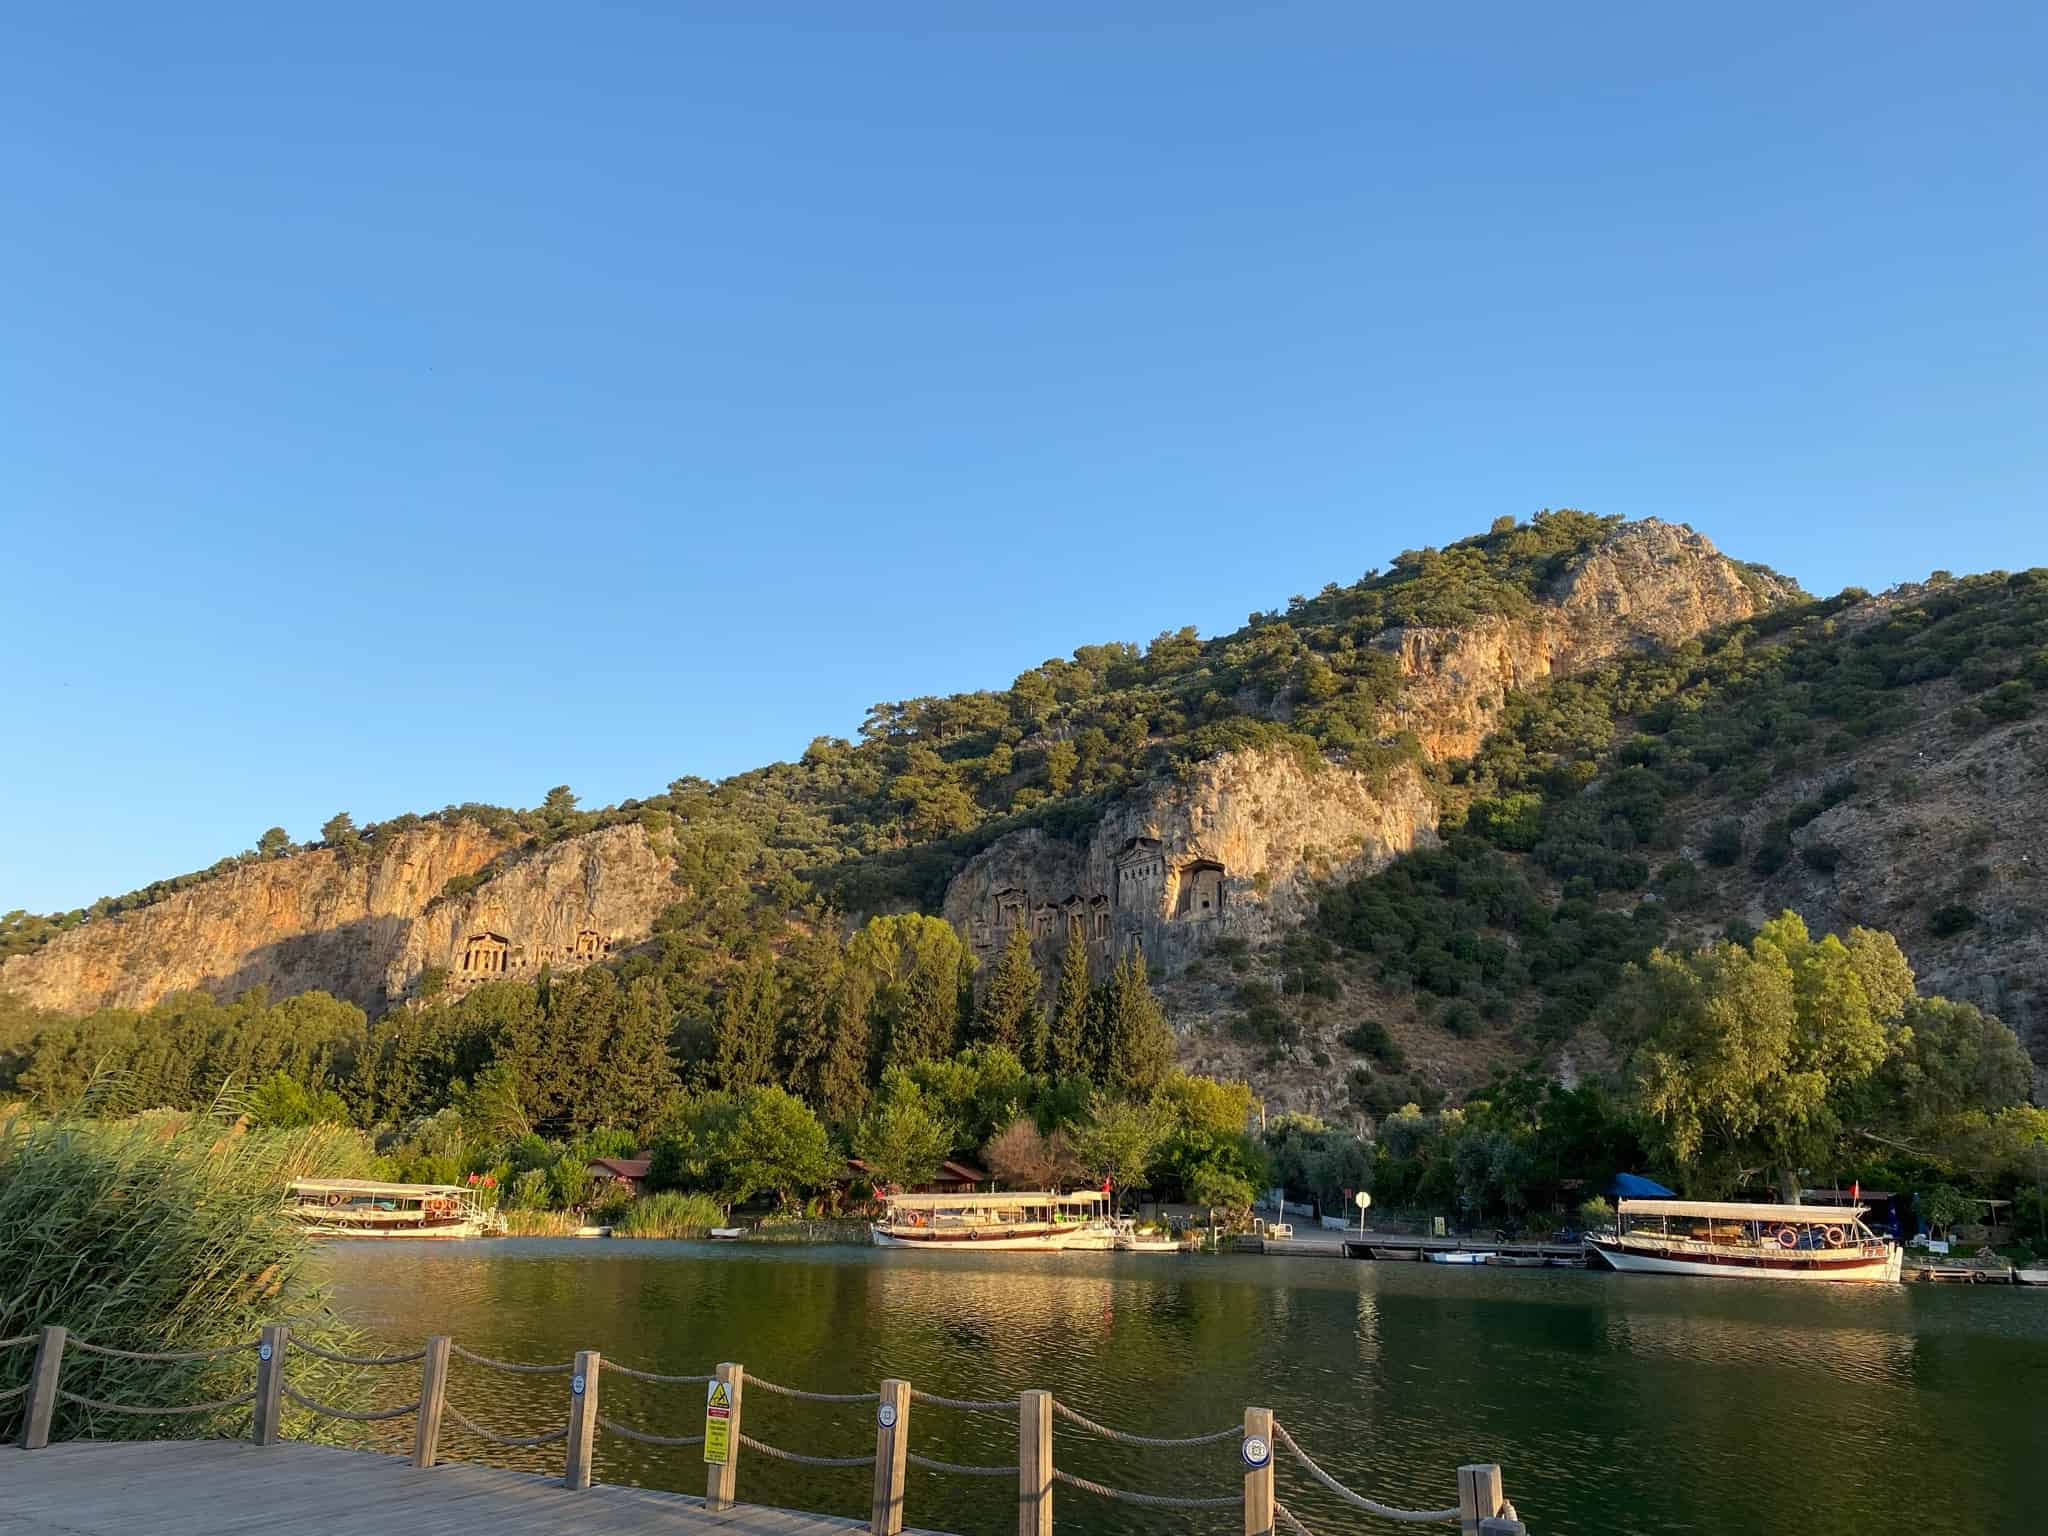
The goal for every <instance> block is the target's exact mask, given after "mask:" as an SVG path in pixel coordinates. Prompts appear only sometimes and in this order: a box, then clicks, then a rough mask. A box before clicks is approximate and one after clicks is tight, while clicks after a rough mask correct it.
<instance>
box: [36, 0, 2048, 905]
mask: <svg viewBox="0 0 2048 1536" xmlns="http://www.w3.org/2000/svg"><path fill="white" fill-rule="evenodd" d="M1405 9H1406V10H1407V11H1428V10H1430V9H1437V10H1442V11H1447V12H1451V13H1454V14H1447V15H1445V16H1444V17H1441V18H1432V17H1430V16H1428V15H1413V14H1404V13H1402V11H1400V10H1397V8H1394V7H1388V6H1364V5H1357V4H1348V3H1347V4H1329V5H1237V6H1214V5H1204V4H1199V3H1189V0H1178V3H1173V4H1159V5H1136V4H1130V5H1116V4H1108V5H1105V4H1101V3H1085V4H1055V3H1046V0H1037V3H1034V4H1032V5H1029V6H1024V5H1013V6H1007V7H1006V6H1001V5H993V4H992V5H968V6H962V5H957V4H929V5H922V4H915V5H914V4H887V3H885V4H880V5H865V6H847V5H842V4H831V5H816V6H802V5H795V4H779V5H758V4H749V5H736V6H731V7H719V6H711V5H684V6H672V5H648V6H641V7H621V6H611V5H585V6H578V7H571V8H563V7H559V6H549V7H541V6H531V7H528V6H518V5H508V4H504V3H497V4H492V5H488V6H483V5H478V6H463V5H457V4H439V5H434V6H412V7H399V6H376V5H372V6H352V7H318V8H316V7H278V6H275V5H266V6H249V7H246V8H240V9H237V8H232V7H224V6H214V5H208V4H204V3H197V4H193V5H188V6H177V7H165V6H139V5H138V6H132V7H125V8H124V7H119V6H107V7H68V8H65V7H44V8H41V11H40V13H39V14H30V13H28V12H24V11H21V10H17V11H15V12H14V13H13V14H11V15H10V17H9V18H8V19H7V20H6V21H5V22H4V23H0V29H4V30H0V210H4V211H0V229H4V235H0V549H4V551H5V554H6V558H5V560H4V562H0V620H4V626H5V627H4V630H0V634H4V635H5V637H6V639H7V641H8V649H9V651H10V653H11V660H12V664H11V665H10V666H9V667H8V669H7V671H8V684H7V688H6V693H7V695H8V697H7V700H6V703H5V705H4V707H0V909H4V908H6V907H11V906H25V907H28V908H30V909H32V910H50V909H55V908H61V907H66V906H70V905H75V904H80V903H84V902H87V901H90V900H91V899H92V898H93V897H95V896H97V895H100V894H102V893H111V892H118V891H122V890H126V889H129V888H131V887H133V886H135V885H138V884H142V883H144V882H146V881H148V880H150V879H152V878H155V877H158V876H161V875H167V874H172V873H176V872H179V871H183V870H187V869H193V868H198V867H201V866H203V865H205V864H208V863H210V862H212V860H214V859H215V858H217V857H219V856H220V855H221V854H223V853H227V852H232V851H234V850H236V849H240V848H244V847H247V846H249V845H250V844H251V843H253V841H254V840H255V838H256V836H257V834H258V833H259V832H260V831H261V830H262V829H263V828H264V827H266V826H269V825H271V824H273V823H281V824H283V825H284V826H285V827H286V828H287V829H289V830H290V831H291V832H292V833H293V834H294V835H295V836H302V837H303V836H309V835H311V834H313V833H314V832H315V830H316V829H317V827H318V825H319V823H320V822H321V821H322V820H324V819H325V818H326V817H327V816H328V815H329V814H330V813H332V812H333V811H335V810H337V809H342V808H346V809H348V810H350V811H351V812H353V813H354V814H355V815H356V817H357V818H358V820H368V819H373V818H376V817H379V816H385V815H390V814H392V813H395V812H397V811H401V810H406V809H431V808H434V807H437V806H440V805H443V804H446V803H449V802H451V801H459V800H465V799H479V800H490V801H497V802H503V803H511V804H521V805H525V804H532V803H534V802H536V801H537V800H538V799H539V797H540V795H541V794H542V792H543V791H544V790H545V789H546V788H547V787H548V786H549V785H551V784H556V783H561V782H565V781H566V782H567V783H569V784H571V785H573V786H574V787H575V788H576V789H577V790H578V791H579V792H580V793H581V794H582V795H583V797H584V799H585V802H586V803H588V804H599V803H603V802H607V801H612V800H617V799H621V798H624V797H626V796H629V795H634V794H645V793H650V792H653V791H655V790H657V789H659V787H660V786H662V785H663V784H665V783H666V782H667V781H668V780H669V779H671V778H673V777H675V776H676V775H677V774H680V773H685V772H694V773H701V774H706V775H712V776H716V775H720V774H725V773H729V772H733V771H736V770H739V769H743V768H746V767H750V766H753V765H755V764H758V763H761V762H764V761H769V760H772V759H774V758H778V757H786V756H791V755H794V754H795V753H797V752H800V751H801V750H802V748H803V746H804V744H805V742H806V741H808V740H809V739H810V738H811V737H812V736H813V735H816V734H819V733H825V732H830V733H835V734H850V733H852V731H853V730H854V729H855V728H856V727H857V726H858V724H859V722H860V719H861V716H862V714H863V712H864V710H865V708H866V706H867V705H869V704H870V703H872V702H874V701H876V700H879V699H886V698H898V697H903V696H907V695H912V694H920V693H937V692H945V691H950V690H954V689H960V688H968V687H976V686H984V685H998V686H1000V685H1003V684H1006V683H1007V682H1008V681H1009V679H1010V678H1011V677H1013V676H1014V675H1015V674H1016V673H1017V672H1019V671H1020V670H1022V669H1023V668H1025V667H1027V666H1030V665H1032V664H1034V663H1036V662H1037V661H1039V660H1042V659H1043V658H1045V657H1046V656H1049V655H1055V654H1063V653H1065V652H1067V651H1068V650H1070V649H1071V648H1072V647H1073V646H1075V645H1077V644H1081V643H1085V642H1093V641H1101V640H1110V639H1129V640H1139V641H1142V640H1146V639H1149V638H1150V637H1152V636H1153V635H1155V634H1157V633H1158V632H1160V631H1161V630H1163V629H1167V628H1172V627H1177V626H1179V625H1181V624H1186V623H1194V624H1197V625H1199V626H1201V628H1202V629H1203V631H1204V632H1205V633H1206V632H1214V631H1217V630H1221V629H1228V628H1232V627H1234V626H1235V625H1237V624H1239V623H1241V622H1242V621H1243V619H1244V616H1245V614H1246V613H1247V612H1249V611H1250V610H1252V609H1255V608H1264V607H1271V606H1277V605H1279V604H1282V603H1284V602H1285V601H1286V599H1287V597H1288V596H1289V595H1290V594H1292V593H1295V592H1302V591H1313V590H1315V589H1316V588H1318V587H1320V586H1321V585H1322V584H1323V583H1324V582H1326V581H1330V580H1351V579H1354V578H1355V577H1356V576H1358V575H1359V574H1360V573H1361V572H1362V571H1363V570H1365V569H1366V568H1367V567H1369V566H1374V565H1379V564H1383V563H1384V562H1385V560H1386V559H1387V557H1388V556H1390V555H1391V554H1393V553H1395V552H1396V551H1398V550H1400V549H1402V548H1404V547H1409V546H1419V545H1424V544H1430V543H1443V542H1448V541H1449V540H1451V539H1454V538H1457V537H1460V536H1462V535H1464V534H1466V533H1469V532H1473V531H1476V530H1479V529H1483V528H1484V527H1485V525H1486V524H1487V523H1488V522H1489V521H1491V520H1492V519H1493V518H1494V517H1496V516H1498V515H1500V514H1503V513H1511V514H1515V515H1517V516H1525V515H1527V514H1528V513H1530V512H1533V511H1535V510H1536V509H1538V508H1540V507H1544V506H1579V507H1584V508H1587V509H1590V510H1594V511H1599V512H1618V513H1625V514H1628V515H1631V516H1639V515H1655V516H1659V517H1664V518H1670V519H1677V520H1683V521H1687V522H1690V523H1692V524H1693V525H1694V526H1696V527H1698V528H1700V529H1702V530H1704V531H1705V532H1707V533H1708V534H1709V535H1710V536H1712V537H1713V538H1714V539H1715V540H1716V541H1717V542H1719V543H1720V544H1721V545H1722V546H1723V547H1724V548H1725V549H1727V550H1729V551H1730V552H1732V553H1735V554H1737V555H1740V556H1742V557H1744V558H1750V559H1760V560H1765V561H1768V562H1770V563H1771V564H1773V565H1776V566H1779V567H1781V568H1783V569H1785V570H1787V571H1789V572H1791V573H1793V574H1795V575H1797V576H1799V577H1800V578H1801V579H1802V580H1804V581H1805V582H1806V583H1807V584H1808V585H1809V586H1810V587H1813V588H1815V589H1817V590H1823V591H1833V590H1835V589H1837V588H1839V587H1840V586H1842V585H1844V584H1847V583H1851V582H1854V583H1860V584H1863V585H1867V586H1872V587H1880V586H1883V585H1885V584H1887V583H1889V582H1891V581H1893V580H1898V579H1905V578H1912V577H1918V576H1921V575H1924V574H1925V573H1926V572H1927V571H1928V570H1929V569H1931V568H1934V567H1937V566H1945V567H1949V568H1952V569H1955V570H1957V571H1964V570H1974V569H1984V568H1990V567H1999V566H2004V567H2022V566H2027V565H2032V564H2041V563H2048V517H2044V516H2043V506H2042V488H2043V484H2044V470H2048V431H2044V430H2043V428H2042V423H2043V421H2044V419H2048V410H2044V407H2048V398H2044V397H2048V388H2044V384H2043V361H2042V360H2043V358H2044V357H2048V308H2044V305H2043V301H2042V273H2043V272H2044V271H2048V238H2044V234H2048V110H2044V106H2043V102H2044V97H2043V93H2042V91H2041V88H2040V76H2039V68H2040V61H2041V59H2042V57H2043V56H2044V44H2048V26H2044V24H2043V22H2042V19H2041V17H2042V13H2041V12H2040V11H2039V10H2038V9H2036V8H2030V7H2020V6H2009V5H1999V6H1981V7H1980V6H1972V5H1958V6H1950V7H1943V8H1940V9H1939V10H1938V11H1930V10H1929V9H1928V8H1927V7H1925V6H1906V5H1857V6H1830V5H1816V6H1798V7H1788V6H1770V7H1761V6H1760V7H1753V8H1743V7H1726V6H1723V7H1710V8H1704V9H1703V8H1699V7H1693V8H1687V9H1683V10H1681V9H1680V8H1676V7H1663V6H1654V7H1644V6H1619V5H1617V6H1581V7H1562V8H1559V7H1551V8H1545V9H1547V11H1548V14H1540V15H1539V14H1537V10H1538V9H1539V8H1532V7H1528V6H1521V5H1517V6H1499V7H1483V6H1463V7H1454V8H1441V7H1440V8H1427V7H1421V8H1413V7H1411V8H1405ZM316 11H317V12H319V14H314V12H316Z"/></svg>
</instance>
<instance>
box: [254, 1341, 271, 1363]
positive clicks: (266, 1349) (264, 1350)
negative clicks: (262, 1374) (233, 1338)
mask: <svg viewBox="0 0 2048 1536" xmlns="http://www.w3.org/2000/svg"><path fill="white" fill-rule="evenodd" d="M256 1358H257V1359H258V1360H268V1359H269V1358H270V1346H269V1345H268V1344H258V1345H257V1346H256Z"/></svg>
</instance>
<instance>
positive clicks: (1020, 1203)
mask: <svg viewBox="0 0 2048 1536" xmlns="http://www.w3.org/2000/svg"><path fill="white" fill-rule="evenodd" d="M1108 1199H1109V1196H1107V1195H1105V1194H1104V1193H1103V1192H1102V1191H1101V1190H1099V1189H1077V1190H1073V1191H1071V1192H1070V1193H1067V1194H1064V1195H1056V1194H1054V1193H1053V1192H1052V1191H1051V1190H1047V1189H1040V1190H1029V1191H1026V1192H1024V1193H1022V1194H1018V1193H1014V1192H1013V1193H1008V1194H1000V1195H996V1194H987V1195H891V1196H889V1204H891V1205H910V1206H916V1207H917V1208H918V1209H919V1210H925V1211H1008V1210H1017V1209H1021V1208H1023V1207H1026V1206H1039V1205H1086V1204H1089V1203H1091V1202H1092V1203H1094V1204H1097V1205H1101V1204H1104V1203H1105V1202H1107V1201H1108Z"/></svg>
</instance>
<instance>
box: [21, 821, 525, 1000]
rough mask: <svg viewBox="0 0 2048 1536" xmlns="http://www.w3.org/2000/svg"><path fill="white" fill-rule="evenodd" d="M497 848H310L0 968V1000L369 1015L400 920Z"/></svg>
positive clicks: (484, 841) (471, 844)
mask: <svg viewBox="0 0 2048 1536" xmlns="http://www.w3.org/2000/svg"><path fill="white" fill-rule="evenodd" d="M506 846H507V845H506V843H505V842H504V841H503V840H502V839H500V838H497V837H494V836H493V835H492V834H491V833H490V832H488V831H486V830H485V829H484V828H483V827H481V826H479V825H478V824H477V823H475V822H471V821H458V822H455V823H453V824H447V823H430V824H428V825H425V826H421V827H417V828H414V829H413V830H411V831H408V832H402V833H400V834H399V835H398V836H396V837H394V838H392V839H391V840H390V842H389V843H388V844H386V845H385V846H384V847H382V848H381V849H380V850H379V851H378V852H377V853H375V854H367V853H365V854H358V855H355V856H353V857H351V856H349V855H346V854H343V853H341V852H339V851H338V850H333V849H315V850H313V851H311V852H308V853H300V854H295V855H293V856H292V857H290V858H284V859H271V860H266V861H264V862H262V863H258V864H250V865H247V866H245V867H243V868H241V869H237V870H233V871H231V872H230V873H228V874H225V875H223V876H221V877H220V878H219V879H217V880H209V881H207V882H205V883H204V884H200V885H195V886H193V887H192V888H190V889H189V890H185V891H180V892H178V893H177V894H175V895H173V896H170V897H167V898H165V899H164V900H163V901H160V902H157V903H156V904H155V905H153V906H148V907H144V908H142V909H141V910H139V911H136V912H130V913H126V914H124V915H122V916H120V917H109V918H102V919H100V920H99V921H97V922H93V923H89V924H87V925H86V926H85V927H83V928H78V929H74V930H73V931H71V932H70V933H66V934H62V935H60V936H59V937H57V938H55V939H53V940H51V941H50V942H49V943H48V944H45V945H44V946H43V947H42V948H41V949H38V950H36V951H34V952H33V953H30V954H26V955H17V956H15V957H14V958H13V959H10V960H9V961H7V962H6V964H5V965H4V966H0V991H5V992H13V993H17V994H19V995H20V996H21V997H22V998H23V999H24V1000H25V1001H27V1002H29V1003H33V1004H35V1005H36V1006H38V1007H42V1008H49V1009H54V1010H56V1011H58V1012H62V1013H82V1012H86V1011H89V1010H91V1009H94V1008H106V1007H126V1008H140V1007H147V1006H148V1005H149V1004H151V1003H153V1002H155V1001H156V1000H157V999H158V998H160V997H163V996H165V995H166V994H168V993H172V992H181V991H187V990H190V989H191V988H194V987H201V988H205V989H206V990H208V991H212V992H218V993H223V994H228V993H234V992H239V991H241V990H243V989H244V988H247V987H254V986H263V987H268V988H269V989H270V990H271V992H272V993H273V994H274V995H278V996H282V995H284V994H286V993H291V992H304V991H308V990H310V989H313V988H316V987H317V988H322V989H325V990H327V991H330V992H333V993H334V994H335V995H336V996H338V997H346V998H349V999H350V1000H352V1001H354V1002H356V1003H359V1004H361V1005H363V1006H364V1007H366V1008H367V1007H375V1006H377V1005H378V1004H379V1003H381V1002H382V1000H383V996H384V989H385V979H386V974H387V972H388V970H389V968H390V966H391V964H392V962H393V961H394V960H395V959H396V958H397V957H398V956H399V955H401V954H402V953H403V952H404V949H405V943H406V938H407V934H408V932H409V930H410V927H411V924H412V920H413V918H415V917H416V916H418V915H419V913H420V912H421V911H423V910H424V909H425V908H426V906H427V904H428V903H429V902H430V901H432V900H433V899H434V897H435V896H436V895H438V894H439V892H440V890H441V888H442V887H443V886H444V885H446V884H447V883H448V881H449V880H450V879H452V878H454V877H455V876H458V875H470V874H474V873H475V872H476V871H477V870H479V869H481V868H482V867H483V866H484V865H485V864H487V863H489V862H490V861H491V859H493V858H494V857H496V856H497V855H498V854H499V853H501V852H503V851H504V849H505V847H506Z"/></svg>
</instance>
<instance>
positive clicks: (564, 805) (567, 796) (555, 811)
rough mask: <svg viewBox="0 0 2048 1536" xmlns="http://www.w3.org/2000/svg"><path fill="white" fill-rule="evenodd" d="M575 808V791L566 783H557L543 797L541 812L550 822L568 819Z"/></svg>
mask: <svg viewBox="0 0 2048 1536" xmlns="http://www.w3.org/2000/svg"><path fill="white" fill-rule="evenodd" d="M575 810H576V794H575V791H573V790H571V789H570V788H569V786H568V785H566V784H557V785H556V786H555V787H554V788H553V789H551V790H549V791H548V792H547V794H546V795H544V796H543V797H542V798H541V802H540V813H541V815H542V816H544V817H546V818H547V820H549V821H550V822H560V821H566V820H568V819H569V817H570V816H572V815H573V814H575Z"/></svg>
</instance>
